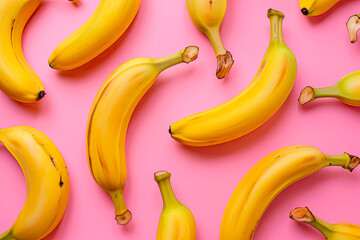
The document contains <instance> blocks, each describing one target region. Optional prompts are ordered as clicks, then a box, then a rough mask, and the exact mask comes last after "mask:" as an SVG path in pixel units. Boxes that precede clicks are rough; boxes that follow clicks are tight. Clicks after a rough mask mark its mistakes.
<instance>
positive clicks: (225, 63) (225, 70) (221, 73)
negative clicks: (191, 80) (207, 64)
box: [216, 51, 234, 79]
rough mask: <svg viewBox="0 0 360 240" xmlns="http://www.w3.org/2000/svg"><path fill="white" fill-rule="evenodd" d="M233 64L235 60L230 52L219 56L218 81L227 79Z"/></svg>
mask: <svg viewBox="0 0 360 240" xmlns="http://www.w3.org/2000/svg"><path fill="white" fill-rule="evenodd" d="M233 64H234V59H233V57H232V55H231V53H230V52H228V51H227V52H226V53H225V54H223V55H219V56H217V68H216V77H217V78H218V79H222V78H224V77H226V76H227V75H228V74H229V72H230V69H231V67H232V65H233Z"/></svg>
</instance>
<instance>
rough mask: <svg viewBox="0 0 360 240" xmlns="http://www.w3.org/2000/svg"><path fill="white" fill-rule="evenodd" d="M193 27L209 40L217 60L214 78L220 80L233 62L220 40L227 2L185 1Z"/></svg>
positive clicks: (218, 0)
mask: <svg viewBox="0 0 360 240" xmlns="http://www.w3.org/2000/svg"><path fill="white" fill-rule="evenodd" d="M186 4H187V9H188V12H189V15H190V18H191V20H192V21H193V23H194V25H195V26H196V27H197V28H198V29H199V30H200V31H202V32H203V33H204V34H205V35H206V36H207V37H208V39H209V40H210V42H211V44H212V46H213V48H214V50H215V54H216V58H217V69H216V76H217V78H219V79H221V78H224V77H225V76H226V75H228V74H229V72H230V69H231V67H232V65H233V64H234V60H233V58H232V55H231V53H230V52H229V51H227V50H226V49H225V47H224V45H223V43H222V41H221V38H220V31H219V29H220V26H221V24H222V21H223V19H224V16H225V13H226V5H227V0H186Z"/></svg>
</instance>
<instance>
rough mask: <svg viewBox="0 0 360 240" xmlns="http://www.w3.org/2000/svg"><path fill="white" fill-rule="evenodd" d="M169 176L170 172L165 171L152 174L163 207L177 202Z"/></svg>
mask: <svg viewBox="0 0 360 240" xmlns="http://www.w3.org/2000/svg"><path fill="white" fill-rule="evenodd" d="M170 176H171V174H170V173H168V172H166V171H159V172H156V173H155V174H154V178H155V181H156V182H157V183H158V185H159V188H160V192H161V197H162V199H163V204H164V208H166V207H168V206H170V205H173V204H177V203H179V202H178V200H177V199H176V197H175V194H174V192H173V190H172V188H171V183H170Z"/></svg>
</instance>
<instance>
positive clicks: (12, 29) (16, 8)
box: [0, 0, 45, 103]
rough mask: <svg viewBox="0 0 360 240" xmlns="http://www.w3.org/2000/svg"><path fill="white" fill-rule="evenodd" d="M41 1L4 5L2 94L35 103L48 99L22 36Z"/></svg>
mask: <svg viewBox="0 0 360 240" xmlns="http://www.w3.org/2000/svg"><path fill="white" fill-rule="evenodd" d="M40 2H41V0H2V1H0V32H1V41H0V76H1V77H0V90H1V91H3V92H4V93H5V94H6V95H8V96H9V97H10V98H12V99H14V100H16V101H19V102H24V103H32V102H36V101H38V100H40V99H42V98H43V97H44V96H45V91H44V86H43V84H42V83H41V81H40V79H39V77H38V76H37V75H36V73H35V72H34V71H33V70H32V69H31V67H30V66H29V64H28V63H27V62H26V60H25V57H24V54H23V51H22V45H21V44H22V43H21V40H22V33H23V30H24V27H25V25H26V23H27V22H28V20H29V18H30V17H31V15H32V14H33V13H34V12H35V10H36V9H37V7H38V6H39V4H40Z"/></svg>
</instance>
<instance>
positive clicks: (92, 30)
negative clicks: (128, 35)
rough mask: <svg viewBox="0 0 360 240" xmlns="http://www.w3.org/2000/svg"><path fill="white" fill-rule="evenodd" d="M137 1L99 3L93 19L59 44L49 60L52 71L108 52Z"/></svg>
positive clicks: (126, 25)
mask: <svg viewBox="0 0 360 240" xmlns="http://www.w3.org/2000/svg"><path fill="white" fill-rule="evenodd" d="M140 3H141V0H115V1H113V0H101V1H100V3H99V6H98V7H97V9H96V10H95V12H94V13H93V15H92V16H91V17H90V18H89V19H88V20H87V21H86V23H84V24H83V25H82V26H81V27H80V28H79V29H78V30H76V31H75V32H74V33H73V34H71V35H70V36H69V37H68V38H66V39H65V40H64V41H63V42H61V43H60V45H58V46H57V47H56V49H55V50H54V51H53V53H52V54H51V56H50V58H49V66H50V67H51V68H53V69H56V70H71V69H75V68H78V67H80V66H82V65H84V64H86V63H88V62H90V61H91V60H92V59H94V58H95V57H97V56H98V55H100V54H101V53H102V52H103V51H105V50H106V49H107V48H109V47H110V46H111V45H112V44H113V43H114V42H115V41H116V40H117V39H119V38H120V36H121V35H122V34H123V33H124V32H125V30H126V29H127V28H128V27H129V25H130V24H131V22H132V21H133V19H134V18H135V16H136V14H137V12H138V10H139V7H140Z"/></svg>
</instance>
